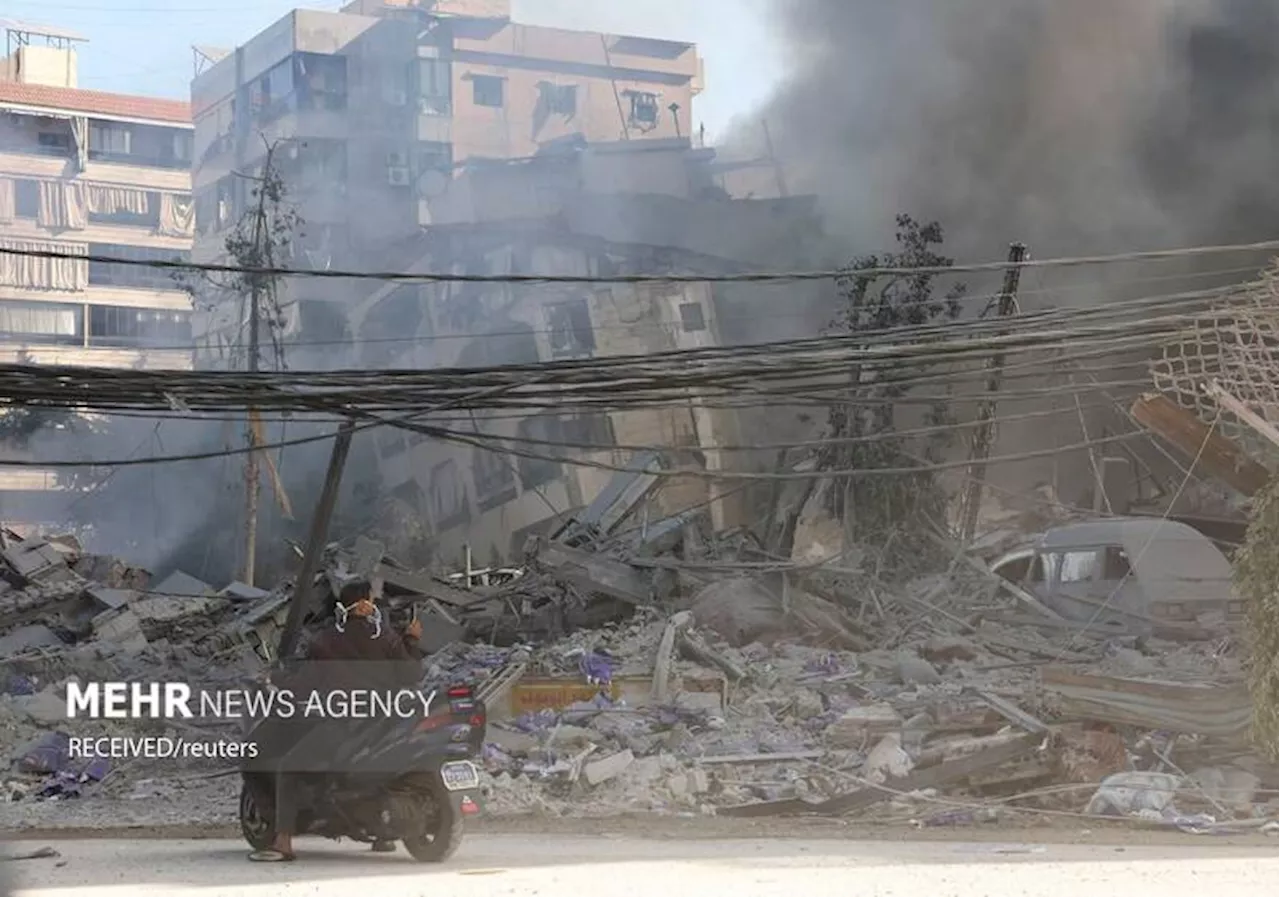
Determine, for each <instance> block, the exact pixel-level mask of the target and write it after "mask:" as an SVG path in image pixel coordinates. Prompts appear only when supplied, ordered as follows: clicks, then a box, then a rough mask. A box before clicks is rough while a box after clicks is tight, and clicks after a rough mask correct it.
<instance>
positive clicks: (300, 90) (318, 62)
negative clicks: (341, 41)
mask: <svg viewBox="0 0 1280 897" xmlns="http://www.w3.org/2000/svg"><path fill="white" fill-rule="evenodd" d="M293 66H294V70H293V83H294V85H295V90H296V91H297V95H298V101H297V105H298V108H299V109H330V110H339V109H345V108H347V57H345V56H328V55H325V54H323V53H297V54H295V55H294V62H293Z"/></svg>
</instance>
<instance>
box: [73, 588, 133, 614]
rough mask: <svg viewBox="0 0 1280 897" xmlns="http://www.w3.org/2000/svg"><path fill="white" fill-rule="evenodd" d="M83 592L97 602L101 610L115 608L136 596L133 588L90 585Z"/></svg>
mask: <svg viewBox="0 0 1280 897" xmlns="http://www.w3.org/2000/svg"><path fill="white" fill-rule="evenodd" d="M85 594H86V595H88V596H89V597H90V598H92V599H93V600H94V601H95V602H97V604H98V606H99V607H101V608H102V609H103V610H116V609H117V608H121V607H124V606H125V605H127V604H128V603H129V602H131V601H134V600H135V599H137V597H138V593H137V592H135V591H134V590H133V589H108V588H107V587H106V586H97V585H95V586H90V587H89V588H87V589H85Z"/></svg>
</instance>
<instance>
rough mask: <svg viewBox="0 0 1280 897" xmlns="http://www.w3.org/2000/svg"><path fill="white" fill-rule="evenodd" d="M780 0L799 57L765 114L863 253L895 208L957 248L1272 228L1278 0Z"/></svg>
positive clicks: (1160, 240) (1242, 236) (1095, 246)
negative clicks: (939, 230) (930, 224)
mask: <svg viewBox="0 0 1280 897" xmlns="http://www.w3.org/2000/svg"><path fill="white" fill-rule="evenodd" d="M776 9H777V12H778V16H779V20H780V22H781V24H782V28H783V29H784V31H783V33H784V36H785V39H786V40H787V41H788V43H789V45H790V46H789V50H790V52H789V54H788V55H789V58H791V59H794V60H796V62H795V64H794V67H793V70H792V71H791V72H790V74H789V77H788V78H787V80H786V81H785V83H784V84H783V85H782V86H781V87H780V89H779V90H778V91H777V93H776V95H775V96H774V97H773V99H772V100H771V101H770V102H769V103H768V104H767V107H766V108H765V109H764V110H763V113H762V114H763V116H764V118H765V119H766V121H767V122H768V124H769V126H770V128H771V130H772V134H773V140H774V143H775V147H776V152H777V154H778V155H779V156H780V157H781V158H782V159H783V161H784V162H785V164H786V165H787V168H788V176H789V179H790V180H791V181H792V189H794V190H796V191H802V192H812V193H816V194H818V195H820V196H822V197H823V199H824V203H825V211H826V216H827V221H828V226H829V227H830V228H831V229H832V230H834V231H835V232H836V233H837V234H839V235H841V236H842V237H844V238H846V239H847V240H849V241H851V242H852V244H853V247H854V248H855V249H856V250H857V251H866V250H875V249H879V248H880V247H882V246H884V245H888V244H889V243H890V240H891V233H892V226H893V219H894V215H895V213H897V212H900V211H906V212H909V213H911V214H913V215H916V216H917V217H920V218H934V219H937V220H939V221H941V222H942V224H943V225H944V227H945V228H946V229H947V231H948V240H947V248H948V250H949V252H950V254H953V255H958V256H960V257H962V258H971V257H981V258H991V257H993V256H996V255H1000V254H1002V253H1001V250H1000V247H1002V246H1003V245H1004V244H1006V243H1007V242H1009V241H1011V240H1022V241H1025V242H1027V243H1028V244H1029V245H1030V246H1031V247H1032V249H1033V252H1035V254H1037V255H1039V256H1041V257H1044V256H1048V255H1058V254H1067V253H1075V252H1107V251H1126V250H1136V249H1144V248H1166V247H1171V246H1178V245H1190V244H1193V243H1205V242H1228V241H1232V242H1234V241H1246V240H1261V239H1270V238H1273V237H1274V236H1275V234H1276V212H1277V207H1276V193H1277V177H1276V158H1277V140H1276V133H1277V114H1276V107H1277V88H1276V83H1277V80H1276V79H1277V74H1276V73H1277V65H1276V27H1277V11H1276V4H1275V3H1274V2H1273V0H1211V2H1202V0H1129V2H1115V0H1070V2H1063V0H894V2H881V0H777V3H776ZM749 130H755V124H754V123H751V126H750V127H749V128H748V127H745V126H744V127H743V128H742V134H743V135H745V134H746V133H747V132H748V131H749Z"/></svg>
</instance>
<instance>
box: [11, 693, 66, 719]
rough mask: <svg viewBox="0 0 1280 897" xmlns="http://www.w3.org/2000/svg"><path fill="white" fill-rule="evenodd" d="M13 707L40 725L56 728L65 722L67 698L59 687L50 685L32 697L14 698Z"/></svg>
mask: <svg viewBox="0 0 1280 897" xmlns="http://www.w3.org/2000/svg"><path fill="white" fill-rule="evenodd" d="M13 706H14V708H15V709H17V710H19V711H21V712H23V713H25V714H26V715H27V716H28V717H30V718H31V720H32V722H35V723H39V724H41V725H45V726H56V725H58V724H59V723H65V722H66V721H67V698H66V694H65V693H64V692H63V691H62V687H61V686H56V685H50V686H48V687H46V688H44V689H43V690H41V691H38V692H36V693H35V694H33V695H22V696H20V697H15V698H14V699H13Z"/></svg>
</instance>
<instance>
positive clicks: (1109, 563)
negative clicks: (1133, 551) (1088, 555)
mask: <svg viewBox="0 0 1280 897" xmlns="http://www.w3.org/2000/svg"><path fill="white" fill-rule="evenodd" d="M1132 573H1133V568H1132V567H1131V566H1130V565H1129V555H1128V554H1127V553H1126V552H1125V550H1124V549H1123V548H1121V547H1119V546H1118V545H1112V546H1110V547H1108V548H1107V549H1106V552H1105V554H1104V555H1103V558H1102V578H1103V579H1105V580H1107V581H1109V582H1115V581H1117V580H1121V579H1124V578H1125V577H1126V576H1129V575H1131V574H1132Z"/></svg>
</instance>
